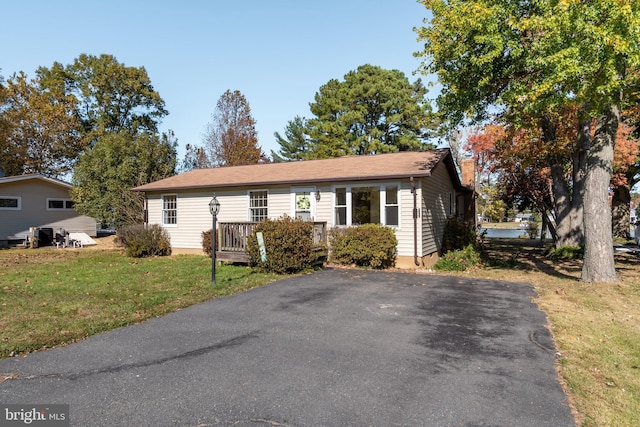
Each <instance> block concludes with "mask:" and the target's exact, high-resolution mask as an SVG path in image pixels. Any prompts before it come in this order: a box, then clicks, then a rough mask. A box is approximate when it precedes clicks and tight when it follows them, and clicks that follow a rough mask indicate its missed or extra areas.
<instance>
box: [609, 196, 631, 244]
mask: <svg viewBox="0 0 640 427" xmlns="http://www.w3.org/2000/svg"><path fill="white" fill-rule="evenodd" d="M611 214H612V216H613V237H617V238H620V239H630V238H631V233H630V231H631V230H630V228H629V221H630V218H631V215H630V214H631V192H630V191H629V187H628V186H627V185H621V186H619V187H616V188H615V189H614V191H613V198H612V199H611Z"/></svg>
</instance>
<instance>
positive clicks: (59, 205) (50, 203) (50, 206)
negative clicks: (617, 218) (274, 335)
mask: <svg viewBox="0 0 640 427" xmlns="http://www.w3.org/2000/svg"><path fill="white" fill-rule="evenodd" d="M74 206H75V203H74V202H73V200H71V199H47V210H48V211H58V210H65V211H71V210H73V208H74Z"/></svg>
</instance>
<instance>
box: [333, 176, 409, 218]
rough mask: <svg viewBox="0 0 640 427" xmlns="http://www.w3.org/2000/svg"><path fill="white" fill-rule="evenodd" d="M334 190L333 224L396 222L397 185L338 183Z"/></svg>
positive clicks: (397, 204)
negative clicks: (339, 184)
mask: <svg viewBox="0 0 640 427" xmlns="http://www.w3.org/2000/svg"><path fill="white" fill-rule="evenodd" d="M334 192H335V199H334V209H335V216H334V224H335V225H361V224H383V225H387V226H391V227H398V226H399V225H400V205H399V201H398V193H399V190H398V185H382V186H362V187H355V186H354V187H338V188H335V189H334Z"/></svg>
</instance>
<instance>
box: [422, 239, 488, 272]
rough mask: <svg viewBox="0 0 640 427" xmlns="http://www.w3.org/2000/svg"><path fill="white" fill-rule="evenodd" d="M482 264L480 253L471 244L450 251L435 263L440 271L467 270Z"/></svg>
mask: <svg viewBox="0 0 640 427" xmlns="http://www.w3.org/2000/svg"><path fill="white" fill-rule="evenodd" d="M479 264H480V254H479V253H478V251H477V250H476V248H475V246H474V245H472V244H469V245H467V246H465V247H464V248H462V249H457V250H454V251H449V252H447V253H446V254H444V255H443V256H442V258H440V259H439V260H438V262H436V263H435V265H434V266H433V268H435V269H436V270H438V271H465V270H466V269H467V268H471V267H475V266H477V265H479Z"/></svg>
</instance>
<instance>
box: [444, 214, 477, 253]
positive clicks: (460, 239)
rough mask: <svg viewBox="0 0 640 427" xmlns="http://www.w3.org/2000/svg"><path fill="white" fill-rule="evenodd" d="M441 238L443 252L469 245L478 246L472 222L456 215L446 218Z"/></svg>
mask: <svg viewBox="0 0 640 427" xmlns="http://www.w3.org/2000/svg"><path fill="white" fill-rule="evenodd" d="M442 239H443V240H442V252H443V253H447V252H449V251H455V250H458V249H463V248H466V247H467V246H469V245H473V247H475V248H477V246H478V238H477V236H476V230H475V228H474V226H473V224H472V223H471V222H467V221H462V220H460V219H458V218H456V217H452V218H449V219H448V220H447V223H446V225H445V227H444V235H443V237H442Z"/></svg>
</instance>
